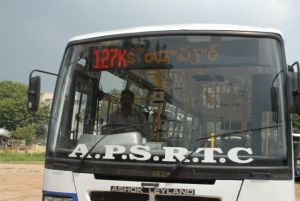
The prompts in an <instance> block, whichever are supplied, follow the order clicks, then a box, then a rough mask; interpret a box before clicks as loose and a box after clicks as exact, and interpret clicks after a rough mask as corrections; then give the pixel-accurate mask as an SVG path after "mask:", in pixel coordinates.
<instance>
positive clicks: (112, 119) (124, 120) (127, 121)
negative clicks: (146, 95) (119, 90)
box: [107, 108, 152, 140]
mask: <svg viewBox="0 0 300 201" xmlns="http://www.w3.org/2000/svg"><path fill="white" fill-rule="evenodd" d="M147 123H148V121H147V119H146V117H145V115H144V114H143V113H142V112H140V111H138V110H137V109H134V108H133V109H132V111H131V113H130V114H129V115H128V116H127V117H125V116H124V115H123V113H122V111H121V109H117V110H116V111H115V112H113V113H111V114H110V116H109V118H108V122H107V124H108V125H114V124H123V125H137V127H138V128H140V130H141V133H142V135H143V136H144V137H145V138H146V139H147V140H150V139H151V135H152V132H151V129H150V127H149V125H148V124H147ZM139 124H141V126H140V127H139V126H138V125H139ZM143 124H144V125H143Z"/></svg>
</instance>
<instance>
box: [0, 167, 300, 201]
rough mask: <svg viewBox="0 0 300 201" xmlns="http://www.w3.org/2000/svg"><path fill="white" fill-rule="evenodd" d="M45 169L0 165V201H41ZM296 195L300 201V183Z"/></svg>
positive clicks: (297, 185) (297, 184)
mask: <svg viewBox="0 0 300 201" xmlns="http://www.w3.org/2000/svg"><path fill="white" fill-rule="evenodd" d="M43 168H44V166H43V165H41V164H1V163H0V192H1V193H0V201H20V200H22V201H40V200H41V199H42V193H41V188H42V177H43ZM296 195H297V201H300V182H298V183H296Z"/></svg>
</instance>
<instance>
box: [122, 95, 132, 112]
mask: <svg viewBox="0 0 300 201" xmlns="http://www.w3.org/2000/svg"><path fill="white" fill-rule="evenodd" d="M132 105H133V97H132V96H131V95H129V94H123V95H122V96H121V106H122V108H127V109H129V108H131V107H132Z"/></svg>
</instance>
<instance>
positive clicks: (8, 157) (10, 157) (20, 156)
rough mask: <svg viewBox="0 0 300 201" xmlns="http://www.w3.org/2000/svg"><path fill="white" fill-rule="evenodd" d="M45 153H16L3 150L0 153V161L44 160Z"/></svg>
mask: <svg viewBox="0 0 300 201" xmlns="http://www.w3.org/2000/svg"><path fill="white" fill-rule="evenodd" d="M44 160H45V153H16V152H10V151H5V152H2V153H0V162H44Z"/></svg>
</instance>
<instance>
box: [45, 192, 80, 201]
mask: <svg viewBox="0 0 300 201" xmlns="http://www.w3.org/2000/svg"><path fill="white" fill-rule="evenodd" d="M48 195H49V196H54V197H55V196H57V197H69V198H72V200H73V201H78V197H77V194H76V193H65V192H55V191H43V196H48Z"/></svg>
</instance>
